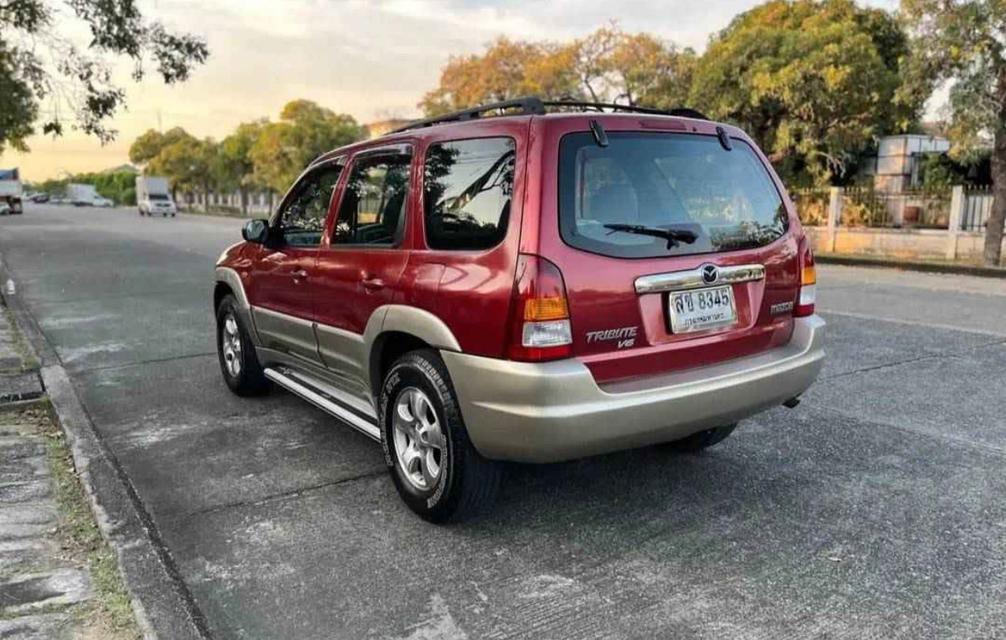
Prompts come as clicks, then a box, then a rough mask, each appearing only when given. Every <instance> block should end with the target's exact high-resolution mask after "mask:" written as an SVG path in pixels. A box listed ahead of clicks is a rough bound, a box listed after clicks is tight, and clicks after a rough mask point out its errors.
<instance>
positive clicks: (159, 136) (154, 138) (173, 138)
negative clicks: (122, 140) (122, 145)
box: [129, 127, 192, 166]
mask: <svg viewBox="0 0 1006 640" xmlns="http://www.w3.org/2000/svg"><path fill="white" fill-rule="evenodd" d="M191 137H192V136H191V135H189V133H188V132H187V131H186V130H185V129H182V128H181V127H174V128H173V129H168V130H167V131H166V132H164V133H161V132H160V131H155V130H154V129H148V130H147V131H146V132H145V133H143V134H142V135H140V137H138V138H137V139H136V140H134V141H133V144H132V145H130V147H129V160H130V162H132V163H133V164H138V165H141V166H143V165H146V164H148V163H150V162H151V161H152V160H153V159H154V158H156V157H157V155H158V154H159V153H160V152H161V149H163V148H164V147H166V146H168V145H170V144H172V143H175V142H178V141H179V140H183V139H186V138H191Z"/></svg>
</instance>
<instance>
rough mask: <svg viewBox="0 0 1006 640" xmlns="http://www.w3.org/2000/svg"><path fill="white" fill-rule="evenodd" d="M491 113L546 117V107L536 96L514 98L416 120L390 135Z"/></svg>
mask: <svg viewBox="0 0 1006 640" xmlns="http://www.w3.org/2000/svg"><path fill="white" fill-rule="evenodd" d="M489 111H497V112H499V113H497V115H502V114H503V112H506V111H517V112H518V113H519V114H521V115H538V116H540V115H545V105H544V103H542V101H541V100H540V99H539V98H536V97H535V96H525V97H523V98H514V99H513V100H504V101H503V102H493V103H491V104H483V105H480V106H478V107H472V108H471V109H462V110H461V111H452V112H451V113H445V114H444V115H442V116H434V117H432V118H426V119H425V120H416V121H415V122H412V123H409V124H407V125H405V126H404V127H400V128H398V129H395V130H394V131H391V132H390V133H400V132H402V131H408V130H410V129H422V128H423V127H432V126H433V125H435V124H444V123H446V122H460V121H462V120H475V119H476V118H481V117H482V114H483V113H486V112H489Z"/></svg>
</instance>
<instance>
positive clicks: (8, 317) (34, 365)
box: [3, 306, 39, 372]
mask: <svg viewBox="0 0 1006 640" xmlns="http://www.w3.org/2000/svg"><path fill="white" fill-rule="evenodd" d="M3 314H4V320H5V321H6V322H7V326H9V327H11V328H12V331H11V336H12V337H13V342H14V350H15V351H17V354H18V356H20V357H21V371H22V372H23V371H34V370H36V369H38V367H39V362H38V359H37V358H36V357H35V352H34V351H33V350H32V349H31V347H29V346H28V342H27V341H26V340H25V337H24V335H22V334H21V332H20V331H18V330H17V329H16V327H17V323H15V322H14V313H13V312H12V311H11V310H10V308H8V307H7V306H4V307H3Z"/></svg>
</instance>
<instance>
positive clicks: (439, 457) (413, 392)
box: [393, 387, 446, 491]
mask: <svg viewBox="0 0 1006 640" xmlns="http://www.w3.org/2000/svg"><path fill="white" fill-rule="evenodd" d="M393 426H394V440H395V455H396V456H397V458H398V465H399V467H401V469H402V472H403V475H404V476H405V479H406V480H408V482H409V484H411V485H412V486H413V487H414V488H416V489H419V490H420V491H428V490H429V489H431V488H433V487H434V486H436V483H437V480H439V478H440V474H441V472H442V470H443V467H442V465H443V461H444V449H445V447H446V439H445V438H444V432H443V430H442V428H441V425H440V420H439V418H437V412H436V411H435V410H434V409H433V403H432V402H431V401H430V399H429V397H428V396H427V395H426V394H425V393H424V392H423V391H421V390H420V389H417V388H416V387H408V388H406V389H404V390H403V391H402V392H401V393H400V394H399V396H398V400H397V401H396V402H395V413H394V417H393Z"/></svg>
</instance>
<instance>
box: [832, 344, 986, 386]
mask: <svg viewBox="0 0 1006 640" xmlns="http://www.w3.org/2000/svg"><path fill="white" fill-rule="evenodd" d="M1003 344H1006V339H1002V340H993V341H992V342H983V343H982V344H976V345H973V346H970V347H968V348H967V349H963V350H961V351H947V352H944V353H930V354H926V355H924V356H917V357H914V358H906V359H905V360H895V361H893V362H884V363H881V364H875V365H871V366H869V367H862V368H860V369H853V370H852V371H842V372H840V373H833V374H831V375H827V376H821V378H820V379H821V380H835V379H836V378H846V377H848V376H852V375H856V374H857V373H869V372H871V371H877V370H879V369H889V368H891V367H900V366H902V365H906V364H913V363H916V362H923V361H925V360H940V359H943V358H959V357H961V356H963V355H966V354H967V353H969V352H971V351H975V350H977V349H985V348H988V347H995V346H999V345H1003Z"/></svg>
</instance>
